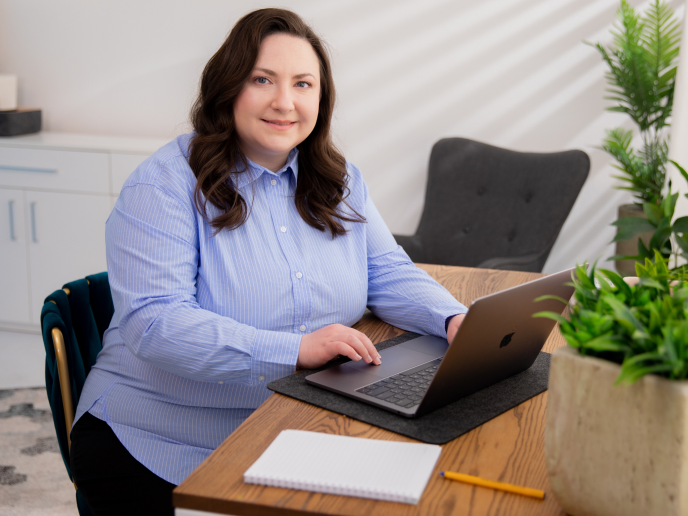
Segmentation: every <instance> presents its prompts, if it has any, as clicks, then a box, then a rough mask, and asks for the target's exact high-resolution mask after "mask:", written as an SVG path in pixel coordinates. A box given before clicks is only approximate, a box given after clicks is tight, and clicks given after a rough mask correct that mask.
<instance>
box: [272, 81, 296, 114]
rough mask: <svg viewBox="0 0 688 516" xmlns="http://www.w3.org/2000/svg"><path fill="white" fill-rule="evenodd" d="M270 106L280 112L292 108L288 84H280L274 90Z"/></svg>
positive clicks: (292, 102)
mask: <svg viewBox="0 0 688 516" xmlns="http://www.w3.org/2000/svg"><path fill="white" fill-rule="evenodd" d="M272 108H273V109H274V110H276V111H282V112H287V111H291V110H293V109H294V101H293V99H292V92H291V88H289V87H288V86H280V87H279V88H277V90H276V92H275V98H274V99H273V100H272Z"/></svg>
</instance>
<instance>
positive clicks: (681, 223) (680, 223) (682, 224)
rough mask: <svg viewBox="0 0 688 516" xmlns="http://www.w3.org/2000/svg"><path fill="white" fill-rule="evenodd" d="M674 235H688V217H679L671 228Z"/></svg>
mask: <svg viewBox="0 0 688 516" xmlns="http://www.w3.org/2000/svg"><path fill="white" fill-rule="evenodd" d="M671 230H672V231H673V232H674V233H688V217H679V218H678V219H676V220H675V221H674V223H673V225H672V226H671Z"/></svg>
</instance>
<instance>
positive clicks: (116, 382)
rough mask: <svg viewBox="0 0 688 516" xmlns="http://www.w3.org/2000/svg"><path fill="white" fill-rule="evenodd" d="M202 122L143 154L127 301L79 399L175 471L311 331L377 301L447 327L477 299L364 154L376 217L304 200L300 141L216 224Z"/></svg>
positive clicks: (132, 206) (122, 284)
mask: <svg viewBox="0 0 688 516" xmlns="http://www.w3.org/2000/svg"><path fill="white" fill-rule="evenodd" d="M191 136H192V135H183V136H180V137H179V138H177V139H176V140H174V141H172V142H170V143H169V144H167V145H166V146H164V147H163V148H161V149H160V150H158V151H157V152H156V153H155V154H153V156H151V157H150V158H149V159H147V160H146V161H144V162H143V163H142V164H141V165H140V166H139V167H138V168H137V169H136V171H135V172H134V173H133V174H132V175H131V177H129V179H128V180H127V181H126V183H125V184H124V187H123V188H122V193H121V194H120V197H119V199H118V200H117V203H116V205H115V208H114V210H113V212H112V214H111V215H110V218H109V219H108V221H107V224H106V242H107V263H108V273H109V280H110V287H111V289H112V297H113V300H114V304H115V315H114V317H113V319H112V322H111V323H110V327H109V329H108V330H107V332H106V333H105V337H104V339H103V340H104V342H103V350H102V351H101V353H100V354H99V355H98V361H97V363H96V365H95V366H94V367H93V369H92V370H91V373H90V374H89V375H88V378H87V379H86V385H85V386H84V390H83V392H82V395H81V399H80V400H79V406H78V409H77V414H76V419H77V420H78V418H79V417H80V416H81V415H82V414H83V413H84V412H86V411H88V412H90V413H91V414H93V415H94V416H96V417H98V418H100V419H102V420H104V421H106V422H107V423H108V425H110V427H111V428H112V429H113V430H114V432H115V434H116V435H117V437H118V438H119V440H120V441H121V442H122V444H123V445H124V446H125V447H126V448H127V450H129V452H130V453H131V454H132V455H133V456H134V457H135V458H136V459H137V460H138V461H139V462H141V463H142V464H143V465H144V466H146V467H147V468H148V469H150V470H151V471H152V472H153V473H155V474H156V475H158V476H159V477H161V478H163V479H165V480H167V481H168V482H171V483H173V484H179V483H180V482H181V481H182V480H184V478H186V477H187V476H188V475H189V474H190V473H191V472H192V471H193V470H194V468H196V467H197V466H198V465H199V464H200V463H201V462H202V461H203V460H204V459H205V458H206V457H207V456H208V455H209V454H210V453H211V452H212V451H213V450H214V449H215V448H216V447H217V446H219V445H220V444H221V443H222V441H223V440H224V439H225V438H226V437H227V436H228V435H229V434H231V433H232V432H233V431H234V430H235V429H236V428H237V427H238V426H239V425H240V424H241V423H242V422H243V421H244V420H245V419H246V418H247V417H248V416H249V415H251V413H252V412H253V411H254V410H255V409H256V408H257V407H258V406H260V404H261V403H263V402H264V401H265V400H266V399H267V398H268V396H270V391H268V389H267V388H266V387H265V386H266V384H267V383H268V382H270V381H272V380H275V379H277V378H281V377H284V376H286V375H289V374H291V373H293V372H294V368H295V365H296V359H297V357H298V352H299V345H300V342H301V336H302V335H304V334H306V333H310V332H313V331H315V330H317V329H319V328H322V327H323V326H327V325H329V324H334V323H341V324H344V325H347V326H351V325H353V324H354V323H356V321H358V320H359V319H360V317H361V315H362V314H363V312H364V310H365V308H366V306H368V307H369V308H370V310H371V311H372V312H373V313H374V314H376V315H377V316H378V317H380V318H381V319H383V320H384V321H386V322H388V323H390V324H393V325H394V326H397V327H400V328H404V329H407V330H412V331H416V332H419V333H425V334H434V335H439V336H442V337H446V331H445V319H446V318H447V317H449V316H451V315H454V314H459V313H465V312H466V308H465V307H464V306H463V305H462V304H460V303H458V302H457V301H456V300H455V299H454V298H453V297H452V296H451V294H449V292H447V291H446V290H445V289H444V288H443V287H441V286H440V285H439V284H438V283H437V282H435V281H434V280H433V279H432V278H430V277H429V276H428V275H427V274H426V273H425V272H424V271H422V270H421V269H418V268H417V267H415V266H414V265H413V263H411V261H410V260H409V258H408V256H407V255H406V253H405V252H404V251H403V249H402V248H401V247H399V246H398V245H397V244H396V242H395V240H394V238H393V237H392V235H391V233H390V232H389V230H388V229H387V226H386V225H385V223H384V222H383V220H382V218H381V217H380V215H379V213H378V212H377V210H376V209H375V206H374V205H373V202H372V201H371V199H370V197H369V195H368V189H367V187H366V185H365V183H364V182H363V178H362V176H361V173H360V171H359V170H358V169H357V168H356V167H355V166H353V165H351V164H347V170H348V173H349V179H348V187H349V189H350V195H349V197H348V198H347V202H348V204H349V205H350V206H351V207H352V208H353V209H355V210H356V211H357V212H358V213H360V214H361V215H363V216H364V217H365V218H366V220H367V222H366V223H350V222H344V227H345V228H346V229H347V230H348V233H347V234H346V235H345V236H340V237H336V238H334V239H333V238H332V236H331V235H330V233H329V232H320V231H318V230H316V229H314V228H312V227H310V226H309V225H307V224H306V223H305V222H304V221H303V219H301V217H300V215H299V214H298V212H297V210H296V207H295V204H294V199H293V194H294V191H295V187H296V181H297V177H298V151H296V150H293V151H292V152H291V153H290V155H289V160H288V162H287V164H286V165H285V166H284V167H283V168H282V169H281V170H280V171H278V172H277V173H273V172H270V171H268V170H265V169H264V168H262V167H260V166H258V165H255V164H253V163H250V167H249V170H248V171H245V172H244V173H243V174H240V175H239V176H238V178H237V180H236V186H237V187H238V189H239V191H240V193H241V195H242V196H243V198H244V199H245V200H246V203H247V206H248V209H249V210H250V215H249V217H248V220H247V221H246V223H245V224H244V225H242V226H241V227H239V228H237V229H235V230H233V231H227V230H223V231H221V232H220V233H218V234H217V235H215V236H213V232H214V230H213V228H211V227H210V226H209V225H208V223H207V222H206V221H205V220H204V219H203V217H201V215H200V214H199V213H198V212H197V210H196V209H195V206H194V202H193V194H194V187H195V184H196V178H195V176H194V174H193V172H192V171H191V168H190V167H189V163H188V147H189V141H190V139H191ZM207 209H208V216H209V217H210V218H211V219H212V218H214V217H215V216H217V215H218V214H219V211H218V209H217V208H215V207H214V206H212V205H211V204H210V203H208V205H207ZM345 211H346V212H348V213H351V212H350V211H349V210H348V208H345Z"/></svg>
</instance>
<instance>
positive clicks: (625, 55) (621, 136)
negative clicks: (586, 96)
mask: <svg viewBox="0 0 688 516" xmlns="http://www.w3.org/2000/svg"><path fill="white" fill-rule="evenodd" d="M617 17H618V19H619V21H620V26H615V27H614V29H612V35H613V40H612V44H611V45H610V46H609V47H604V46H602V45H601V44H600V43H596V44H595V45H594V47H595V48H596V49H597V50H598V51H599V52H600V54H601V55H602V58H603V59H604V61H605V62H606V63H607V65H608V67H609V70H608V72H607V74H606V79H607V82H608V85H609V88H608V90H607V91H608V92H609V93H610V96H608V97H606V98H608V99H610V100H613V101H615V102H616V104H615V105H614V106H612V107H609V108H608V109H609V110H610V111H619V112H622V113H626V114H627V115H628V116H629V117H630V118H631V120H632V121H633V122H634V123H635V125H636V126H637V127H638V129H639V130H640V138H641V140H642V144H641V146H640V148H639V149H638V150H635V149H634V148H633V144H632V141H633V137H634V134H633V131H632V130H629V129H624V128H622V127H619V128H616V129H612V130H610V131H607V137H606V139H605V140H604V144H603V146H602V148H603V149H604V150H605V151H607V152H608V153H609V154H611V155H612V156H613V157H614V160H615V163H614V166H615V167H616V168H617V169H618V170H619V171H620V172H621V174H620V175H617V176H614V177H616V178H618V179H620V180H622V181H624V182H625V183H626V184H625V185H624V186H619V187H618V188H619V189H623V190H630V191H631V192H633V195H634V197H635V203H634V204H628V205H623V206H620V207H619V212H618V215H619V219H618V220H617V221H616V222H615V223H614V224H615V225H617V226H618V228H619V229H618V232H617V235H616V238H614V240H613V242H616V243H617V247H616V255H615V256H613V257H612V258H611V260H619V261H617V263H616V268H617V270H618V271H619V272H621V273H622V274H624V275H631V274H633V273H634V262H633V261H632V260H630V259H628V258H629V257H632V258H633V259H639V260H640V261H641V262H642V260H643V259H644V257H645V256H646V255H647V251H648V250H649V249H652V246H651V243H650V242H651V239H652V234H653V233H654V231H655V230H656V227H651V224H648V223H647V222H645V223H642V222H639V221H633V220H632V219H633V218H635V219H638V218H640V219H643V218H647V216H648V215H647V210H645V209H644V206H645V205H652V206H659V205H660V204H661V203H662V200H663V195H662V190H663V188H664V182H665V178H666V164H667V160H668V153H669V146H668V132H667V128H668V120H669V117H670V116H671V111H672V108H673V101H674V86H675V79H676V69H677V58H678V52H679V43H680V39H681V33H680V25H679V21H678V20H677V19H676V17H675V16H674V12H673V10H672V9H671V7H669V6H668V5H667V4H665V3H664V2H660V1H659V0H655V1H654V2H653V3H652V4H651V5H650V7H649V8H648V9H647V10H646V11H645V13H644V14H643V15H639V14H638V13H637V12H636V11H635V9H634V8H633V7H631V6H629V5H628V3H627V2H626V0H622V2H621V7H620V8H619V10H618V12H617ZM629 233H633V234H632V236H631V237H629V236H628V235H629ZM636 250H637V254H636ZM650 256H652V253H650ZM623 258H626V259H623Z"/></svg>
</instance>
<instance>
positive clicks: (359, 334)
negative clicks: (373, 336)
mask: <svg viewBox="0 0 688 516" xmlns="http://www.w3.org/2000/svg"><path fill="white" fill-rule="evenodd" d="M353 331H355V332H356V336H357V337H358V340H360V341H361V342H362V343H363V345H364V346H365V347H366V349H367V350H368V353H369V354H370V356H371V357H372V358H373V363H374V364H375V365H380V362H381V361H380V358H381V357H380V353H378V351H377V349H376V348H375V344H373V341H372V340H370V339H369V338H368V336H367V335H366V334H365V333H362V332H360V331H358V330H353Z"/></svg>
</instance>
